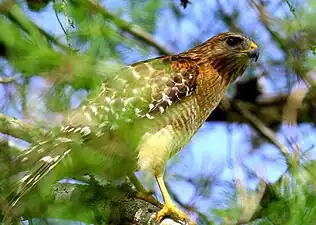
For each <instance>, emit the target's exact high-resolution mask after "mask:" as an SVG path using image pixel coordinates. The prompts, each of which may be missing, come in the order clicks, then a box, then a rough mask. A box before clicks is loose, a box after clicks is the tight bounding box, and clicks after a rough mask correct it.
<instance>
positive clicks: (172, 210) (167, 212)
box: [156, 204, 196, 225]
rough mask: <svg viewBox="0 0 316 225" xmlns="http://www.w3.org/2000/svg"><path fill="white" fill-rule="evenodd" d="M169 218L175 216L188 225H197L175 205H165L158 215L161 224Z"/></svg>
mask: <svg viewBox="0 0 316 225" xmlns="http://www.w3.org/2000/svg"><path fill="white" fill-rule="evenodd" d="M167 216H171V217H172V216H174V217H176V218H177V219H179V220H180V221H182V222H184V223H185V224H188V225H196V224H195V223H194V222H193V221H192V220H191V219H190V218H189V217H188V216H187V215H186V214H185V213H184V212H183V211H181V210H180V209H178V208H177V207H176V206H175V205H173V204H165V205H164V207H163V208H162V209H161V210H160V211H159V212H158V213H157V216H156V220H157V222H159V223H160V222H161V221H162V220H163V219H164V218H165V217H167Z"/></svg>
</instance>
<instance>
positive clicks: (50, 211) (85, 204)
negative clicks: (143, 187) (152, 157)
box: [23, 182, 183, 225]
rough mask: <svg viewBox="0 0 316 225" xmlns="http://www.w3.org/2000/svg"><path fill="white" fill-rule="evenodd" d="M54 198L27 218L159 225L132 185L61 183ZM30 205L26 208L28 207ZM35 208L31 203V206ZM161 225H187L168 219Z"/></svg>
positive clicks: (53, 195) (55, 189)
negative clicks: (137, 196) (138, 197)
mask: <svg viewBox="0 0 316 225" xmlns="http://www.w3.org/2000/svg"><path fill="white" fill-rule="evenodd" d="M51 193H52V196H50V200H49V201H48V202H46V203H45V204H38V200H36V203H37V205H40V209H35V210H34V209H29V210H27V211H26V213H25V215H23V218H32V219H35V218H37V219H43V220H45V219H46V218H54V219H63V220H69V221H82V222H86V223H88V224H91V223H92V224H115V225H119V224H122V225H123V224H124V225H159V223H157V222H156V220H155V215H156V212H157V211H158V210H159V208H157V207H156V206H154V205H152V204H150V203H148V202H146V201H144V200H141V199H137V198H135V197H133V196H135V191H134V190H133V189H132V188H131V186H130V184H128V183H123V184H121V185H119V186H117V185H112V184H108V185H105V186H102V185H99V184H98V183H94V182H92V183H90V184H89V185H82V184H72V183H57V184H56V185H54V186H53V187H52V192H51ZM25 205H26V204H25ZM29 205H32V204H30V201H29V200H28V203H27V206H29ZM160 225H183V223H180V222H177V221H175V220H172V219H169V218H166V219H164V220H163V221H162V222H161V223H160Z"/></svg>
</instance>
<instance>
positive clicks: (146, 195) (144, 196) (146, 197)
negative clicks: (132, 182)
mask: <svg viewBox="0 0 316 225" xmlns="http://www.w3.org/2000/svg"><path fill="white" fill-rule="evenodd" d="M135 197H136V198H138V199H142V200H144V201H146V202H149V203H151V204H153V205H154V206H157V207H158V208H160V209H162V208H163V204H161V203H160V202H159V201H158V200H157V199H156V198H155V197H154V196H153V195H152V193H151V192H145V193H143V192H140V191H138V192H136V194H135Z"/></svg>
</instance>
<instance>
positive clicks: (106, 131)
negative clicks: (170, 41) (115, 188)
mask: <svg viewBox="0 0 316 225" xmlns="http://www.w3.org/2000/svg"><path fill="white" fill-rule="evenodd" d="M258 57H259V48H258V46H257V44H256V43H255V42H254V41H252V40H251V39H250V38H249V37H247V36H245V35H243V34H238V33H233V32H225V33H221V34H218V35H216V36H214V37H212V38H210V39H209V40H207V41H206V42H204V43H202V44H200V45H198V46H196V47H194V48H192V49H190V50H188V51H185V52H183V53H180V54H176V55H172V56H163V57H158V58H154V59H149V60H146V61H142V62H137V63H135V64H132V65H130V66H126V67H125V68H123V69H121V70H120V71H119V72H118V73H116V74H114V75H113V77H112V78H111V79H110V78H108V79H106V80H104V81H103V82H102V84H101V87H100V90H99V92H98V94H97V95H92V96H89V97H88V98H87V100H85V101H84V102H83V103H82V104H81V105H80V106H79V107H78V108H77V109H74V110H72V111H70V112H69V113H67V115H65V119H64V121H63V123H62V127H58V128H56V130H55V131H54V132H52V133H51V134H50V135H48V137H47V139H45V140H43V141H41V142H39V143H36V144H34V145H33V146H31V147H30V148H29V149H27V150H26V151H25V152H24V153H23V154H22V155H21V156H19V157H18V159H17V161H19V162H20V163H19V164H20V165H23V166H25V168H27V172H26V174H25V175H24V176H23V177H22V178H21V179H20V180H19V181H18V182H17V184H16V186H15V187H14V189H13V190H12V193H11V195H10V196H9V197H8V198H7V199H8V203H9V205H10V208H11V209H14V208H15V207H17V205H19V204H18V203H19V202H22V201H20V200H21V199H22V198H27V196H28V194H30V193H32V192H33V193H36V195H37V196H41V195H43V193H45V190H47V188H45V187H46V185H47V184H49V183H52V182H56V181H58V180H61V179H62V178H65V177H72V176H74V175H78V174H96V175H100V176H104V177H107V178H108V179H113V178H114V179H116V178H118V177H125V176H129V177H131V178H132V180H134V181H135V179H134V178H135V175H134V173H135V171H145V172H147V173H150V174H152V175H153V176H155V178H156V181H157V183H158V186H159V188H160V191H161V193H162V196H163V200H164V205H163V208H162V209H161V210H160V211H159V212H158V213H157V217H156V218H157V221H161V220H162V219H163V218H164V217H166V216H170V215H173V216H175V217H177V218H178V219H180V220H182V221H189V223H190V224H194V222H192V220H190V218H189V217H188V216H187V215H186V214H185V213H184V212H183V211H181V210H180V209H178V208H177V207H176V205H175V204H174V203H173V201H172V199H171V197H170V196H169V194H168V191H167V188H166V186H165V183H164V179H163V177H164V170H165V166H166V163H167V161H168V159H169V158H170V157H171V156H173V155H174V154H176V153H177V152H179V151H180V150H181V149H182V148H183V147H184V146H185V145H186V144H187V143H188V142H189V140H190V139H191V138H192V136H193V135H194V134H195V133H196V132H197V131H198V129H199V128H200V127H201V126H202V124H203V123H204V121H205V120H206V119H207V117H208V116H209V115H210V113H211V112H212V111H213V110H214V108H215V107H216V106H217V105H218V104H219V102H220V101H221V99H222V97H223V95H224V93H225V91H226V89H227V87H228V86H229V84H231V83H232V82H233V81H235V80H236V79H237V78H238V77H240V76H241V75H242V74H243V73H244V71H245V70H246V68H247V66H248V65H249V63H250V62H252V61H257V59H258ZM134 183H135V184H136V186H137V188H138V189H140V191H144V189H143V188H142V186H141V185H140V184H139V183H138V182H137V181H136V182H134Z"/></svg>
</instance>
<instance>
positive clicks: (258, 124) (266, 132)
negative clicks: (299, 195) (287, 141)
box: [233, 100, 293, 165]
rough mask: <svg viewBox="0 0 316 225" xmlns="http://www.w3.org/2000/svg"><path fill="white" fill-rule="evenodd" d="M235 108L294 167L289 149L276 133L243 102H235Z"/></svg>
mask: <svg viewBox="0 0 316 225" xmlns="http://www.w3.org/2000/svg"><path fill="white" fill-rule="evenodd" d="M233 106H234V108H236V109H237V110H238V111H239V112H240V113H241V114H242V115H243V116H244V117H245V118H246V119H247V120H248V121H249V123H250V124H251V125H252V126H253V127H254V128H255V129H256V130H257V131H259V132H260V133H261V134H262V135H263V136H264V137H265V138H267V139H268V140H269V141H270V142H271V143H272V144H274V145H275V146H276V147H277V148H279V149H280V151H281V153H282V155H283V156H284V157H285V159H286V162H287V164H288V165H292V161H293V160H292V157H291V155H290V152H289V150H288V148H287V147H286V146H285V145H284V144H282V143H281V142H279V141H278V139H277V137H276V135H275V133H274V132H273V131H272V130H271V129H270V128H268V127H267V126H266V125H265V124H264V123H263V122H262V121H261V120H260V119H258V117H256V116H255V115H253V114H252V113H251V112H250V111H249V110H248V109H247V108H246V107H243V102H242V101H238V100H236V101H234V102H233Z"/></svg>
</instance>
